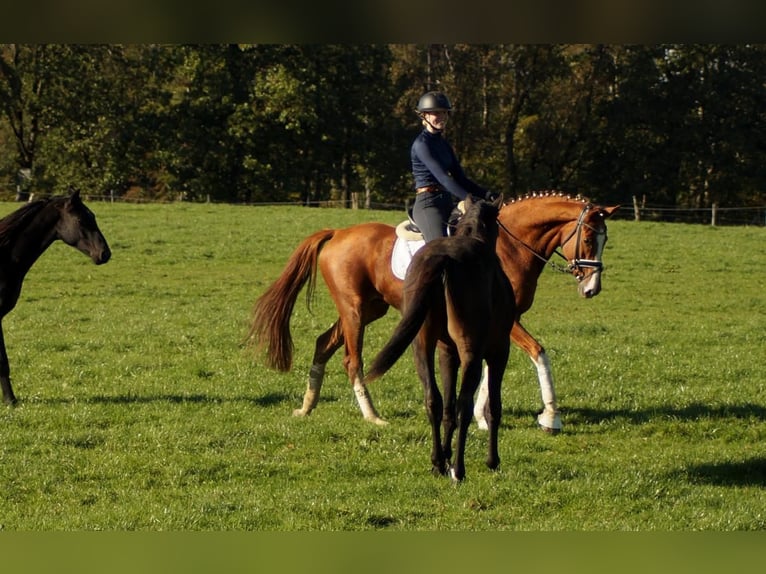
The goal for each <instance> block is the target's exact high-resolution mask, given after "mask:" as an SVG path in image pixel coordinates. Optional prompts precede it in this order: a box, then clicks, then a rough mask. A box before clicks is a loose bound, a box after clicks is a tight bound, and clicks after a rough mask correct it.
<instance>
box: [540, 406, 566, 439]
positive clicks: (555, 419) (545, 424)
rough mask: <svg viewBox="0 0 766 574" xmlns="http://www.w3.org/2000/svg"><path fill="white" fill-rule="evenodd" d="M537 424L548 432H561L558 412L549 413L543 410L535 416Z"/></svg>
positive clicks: (554, 433)
mask: <svg viewBox="0 0 766 574" xmlns="http://www.w3.org/2000/svg"><path fill="white" fill-rule="evenodd" d="M537 424H538V426H539V427H540V428H541V429H542V430H543V431H545V432H547V433H548V434H552V435H557V434H559V433H560V432H561V426H562V425H561V417H560V416H559V414H558V413H554V414H550V413H546V412H545V411H543V412H541V413H540V414H539V415H538V416H537Z"/></svg>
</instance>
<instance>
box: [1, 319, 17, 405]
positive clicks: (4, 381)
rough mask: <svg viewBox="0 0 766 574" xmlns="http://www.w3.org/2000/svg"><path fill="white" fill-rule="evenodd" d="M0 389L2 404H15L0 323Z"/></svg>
mask: <svg viewBox="0 0 766 574" xmlns="http://www.w3.org/2000/svg"><path fill="white" fill-rule="evenodd" d="M0 387H2V389H3V402H4V403H5V404H6V405H15V404H16V395H14V394H13V388H12V387H11V369H10V366H9V364H8V354H7V352H6V350H5V339H4V338H3V326H2V324H1V323H0Z"/></svg>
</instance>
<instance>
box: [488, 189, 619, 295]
mask: <svg viewBox="0 0 766 574" xmlns="http://www.w3.org/2000/svg"><path fill="white" fill-rule="evenodd" d="M591 209H593V204H592V203H586V204H585V206H583V208H582V211H581V212H580V216H579V217H578V218H577V226H576V227H575V228H574V229H573V230H572V233H570V234H569V235H567V237H566V239H564V240H563V241H562V242H561V244H560V245H559V246H558V247H557V248H556V250H555V251H554V252H553V253H554V254H556V255H558V256H559V257H561V258H562V259H563V260H564V261H566V262H567V265H566V267H564V266H562V265H557V264H556V263H555V262H553V261H549V260H548V259H547V258H546V257H544V256H543V255H541V254H540V253H538V252H537V251H535V250H534V249H533V248H532V247H530V246H529V245H527V244H526V243H524V242H523V241H522V240H521V239H519V238H518V237H516V236H515V235H514V234H513V233H511V231H510V230H509V229H508V228H507V227H506V226H505V225H503V223H502V222H501V221H500V220H499V219H498V221H497V224H498V225H499V226H500V228H501V229H502V230H503V231H505V232H506V233H507V234H508V235H509V236H511V237H512V238H513V239H515V240H516V241H517V242H519V243H520V244H521V245H523V246H524V247H525V248H526V249H527V250H528V251H529V252H531V253H532V254H533V255H534V256H535V257H537V258H538V259H540V260H541V261H543V262H544V263H546V264H547V265H550V266H551V267H553V268H554V269H555V270H556V271H560V272H562V273H570V274H573V275H574V276H575V277H576V278H577V281H582V280H583V279H585V277H586V275H585V272H584V271H583V269H593V272H596V271H601V270H602V269H603V267H604V264H603V263H602V262H601V261H598V260H596V259H582V258H580V243H581V242H580V238H581V236H582V229H583V227H586V228H588V229H590V230H591V231H593V233H595V234H596V235H606V229H603V230H598V229H596V228H595V227H593V226H592V225H590V224H588V223H585V216H586V215H587V214H588V211H590V210H591ZM573 237H574V238H575V240H576V242H577V243H576V245H575V255H574V258H573V259H572V260H571V261H569V260H567V258H566V257H565V256H564V254H563V253H561V252H560V251H559V249H561V248H563V247H564V245H566V244H567V243H568V242H569V241H570V240H571V239H572V238H573Z"/></svg>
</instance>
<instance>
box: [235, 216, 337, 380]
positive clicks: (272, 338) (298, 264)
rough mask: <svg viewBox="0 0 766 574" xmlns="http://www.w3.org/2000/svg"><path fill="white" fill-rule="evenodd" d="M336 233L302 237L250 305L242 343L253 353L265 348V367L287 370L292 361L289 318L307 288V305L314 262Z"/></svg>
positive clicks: (312, 286) (328, 231)
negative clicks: (272, 280) (279, 270)
mask: <svg viewBox="0 0 766 574" xmlns="http://www.w3.org/2000/svg"><path fill="white" fill-rule="evenodd" d="M334 235H335V230H334V229H323V230H321V231H317V232H316V233H314V234H312V235H310V236H309V237H307V238H306V239H304V240H303V241H302V242H301V244H300V245H298V247H297V248H296V249H295V251H293V254H292V255H291V256H290V259H288V261H287V264H286V265H285V268H284V269H283V270H282V273H281V274H280V276H279V277H278V278H277V280H276V281H274V283H272V285H271V286H270V287H269V288H268V289H266V291H265V292H264V293H263V294H262V295H261V296H260V297H259V298H258V300H257V301H256V302H255V305H254V306H253V311H252V322H251V324H250V329H249V331H248V334H247V337H246V339H245V343H246V344H247V345H248V346H250V347H254V348H255V351H256V353H257V352H260V351H263V350H264V349H265V359H266V364H267V365H268V367H270V368H272V369H275V370H277V371H289V370H290V368H291V367H292V362H293V348H294V346H293V338H292V334H291V333H290V317H291V315H292V313H293V308H294V307H295V301H296V300H297V298H298V293H300V291H301V289H303V287H304V286H305V285H306V284H308V287H307V289H306V305H307V306H308V307H309V308H311V301H312V298H313V295H314V290H315V288H316V275H317V264H318V261H319V252H320V251H321V249H322V246H323V245H324V244H325V243H326V242H327V241H329V240H330V239H332V237H333V236H334Z"/></svg>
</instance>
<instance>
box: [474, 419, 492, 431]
mask: <svg viewBox="0 0 766 574" xmlns="http://www.w3.org/2000/svg"><path fill="white" fill-rule="evenodd" d="M476 424H477V425H478V426H479V430H489V424H487V419H485V418H484V417H481V418H479V417H476Z"/></svg>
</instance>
